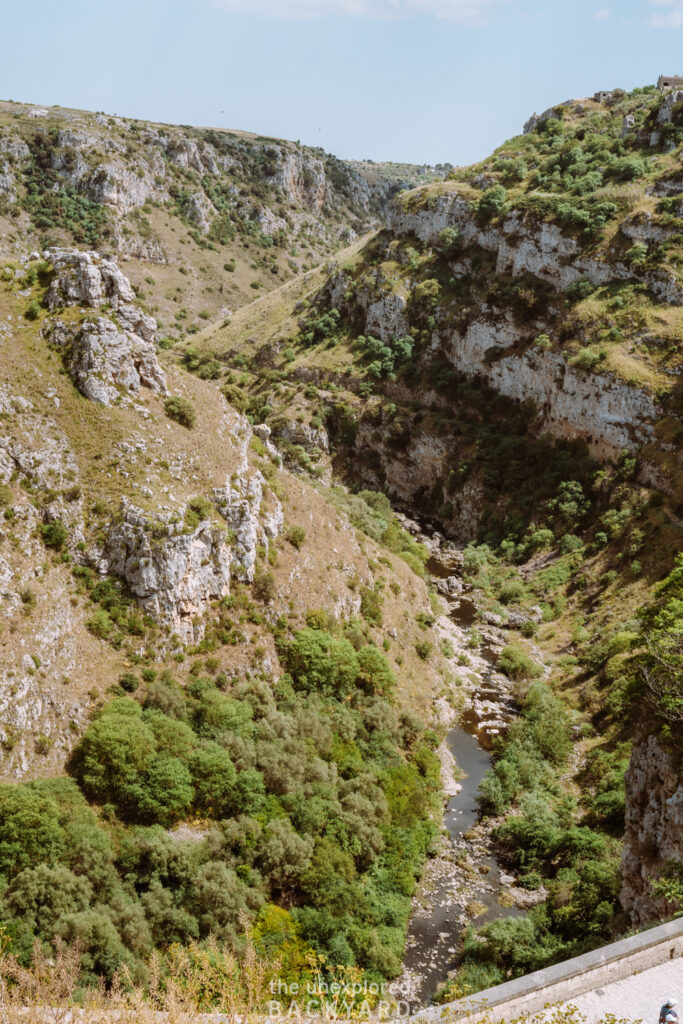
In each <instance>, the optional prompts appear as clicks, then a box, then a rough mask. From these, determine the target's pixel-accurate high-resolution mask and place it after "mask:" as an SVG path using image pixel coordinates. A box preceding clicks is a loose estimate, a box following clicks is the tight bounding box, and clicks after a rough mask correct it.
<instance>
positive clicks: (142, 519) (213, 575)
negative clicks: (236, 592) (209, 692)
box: [101, 503, 230, 643]
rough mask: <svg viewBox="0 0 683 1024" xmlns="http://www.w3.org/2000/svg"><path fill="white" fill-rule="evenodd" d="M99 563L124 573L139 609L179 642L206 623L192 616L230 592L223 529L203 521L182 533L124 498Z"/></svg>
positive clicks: (197, 635) (191, 639)
mask: <svg viewBox="0 0 683 1024" xmlns="http://www.w3.org/2000/svg"><path fill="white" fill-rule="evenodd" d="M101 567H102V568H104V569H105V571H108V572H111V573H114V574H115V575H117V576H120V577H122V578H123V579H124V580H125V581H126V583H127V584H128V586H129V587H130V590H131V591H132V593H133V594H134V595H135V597H136V598H137V600H138V602H139V604H140V606H141V607H142V608H143V610H144V611H145V612H147V614H149V615H151V616H152V618H154V619H156V621H157V622H159V623H161V624H162V625H165V626H167V627H168V628H169V630H170V632H172V633H175V634H176V635H177V636H178V638H179V640H180V641H181V642H183V643H196V642H198V641H199V640H200V639H201V637H202V636H203V633H204V626H203V625H202V624H199V623H195V622H194V621H193V620H194V619H196V618H199V617H200V616H201V615H203V613H204V612H205V611H206V609H207V607H208V605H209V603H210V602H211V601H216V600H220V598H222V597H225V596H226V595H227V594H228V593H229V592H230V548H229V546H228V543H227V538H226V535H225V532H224V531H222V530H220V529H218V528H217V527H216V526H212V524H211V523H210V522H208V521H205V522H202V523H200V524H199V526H198V527H197V528H196V529H195V530H192V531H189V532H186V531H185V530H184V529H183V527H182V525H181V524H175V525H174V524H172V523H169V522H167V521H164V519H163V517H161V516H156V517H154V518H152V517H151V516H146V515H145V514H144V513H143V512H142V511H141V510H140V509H138V508H135V506H133V505H130V504H128V503H126V504H125V505H124V507H123V510H122V519H121V521H120V522H117V523H113V524H112V526H111V528H110V530H109V533H108V535H107V539H106V543H105V550H104V558H103V563H102V566H101Z"/></svg>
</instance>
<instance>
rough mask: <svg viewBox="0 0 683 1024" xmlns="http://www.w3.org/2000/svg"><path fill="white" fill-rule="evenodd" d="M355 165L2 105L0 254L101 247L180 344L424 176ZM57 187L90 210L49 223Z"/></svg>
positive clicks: (265, 141)
mask: <svg viewBox="0 0 683 1024" xmlns="http://www.w3.org/2000/svg"><path fill="white" fill-rule="evenodd" d="M59 133H62V134H61V135H60V134H59ZM36 139H38V140H42V143H43V150H42V152H41V151H40V150H39V149H38V148H36ZM26 147H28V149H27V148H26ZM39 158H40V159H42V161H43V165H42V169H41V173H40V175H39V176H38V177H36V176H35V171H36V167H37V166H39V164H40V160H39ZM369 167H370V165H368V168H369ZM365 170H367V168H366V169H365ZM365 170H364V167H363V166H362V165H359V166H358V167H352V166H351V165H350V164H347V163H344V162H343V161H339V160H337V159H336V158H334V157H330V156H329V155H328V154H325V153H323V151H322V150H318V149H311V148H310V147H305V146H303V147H302V146H300V145H299V144H298V143H297V144H294V143H292V142H287V141H285V140H280V139H269V138H263V137H261V136H258V135H255V134H253V133H250V132H244V131H227V130H224V129H213V128H191V127H189V126H174V125H165V124H159V123H155V122H151V121H136V120H132V119H126V118H119V117H109V116H107V115H104V114H101V113H98V114H93V113H92V112H90V111H82V110H74V109H67V108H63V107H38V108H36V107H32V106H31V105H30V104H21V103H15V102H0V254H3V255H5V256H11V257H16V256H18V255H20V254H21V253H22V252H27V251H30V250H31V249H35V248H38V249H40V248H41V247H43V245H44V243H45V242H46V241H48V242H49V241H51V242H57V243H60V244H64V243H65V244H72V243H73V241H74V240H75V241H76V243H77V244H78V245H80V246H81V247H85V248H87V247H88V246H90V247H97V248H99V249H111V250H113V251H115V252H117V253H118V255H119V257H120V261H121V265H122V267H123V269H124V270H125V272H126V274H127V275H128V276H129V277H130V279H131V281H132V282H133V283H134V285H135V286H136V288H137V289H139V292H140V297H141V299H142V300H143V301H145V302H146V306H147V309H148V311H149V312H151V313H153V314H154V315H155V316H156V317H157V319H158V320H159V321H160V324H161V327H162V332H163V331H166V332H168V333H171V334H173V335H174V336H176V335H179V334H180V335H182V334H184V333H185V332H187V331H191V330H196V329H199V328H200V327H201V326H202V325H203V318H205V317H210V318H216V317H217V316H220V315H221V313H222V312H223V311H225V310H228V309H229V310H234V309H237V308H239V307H240V306H242V305H244V304H245V303H248V302H251V301H252V300H253V299H254V297H255V296H256V295H258V293H259V292H264V291H269V290H271V289H272V288H273V287H275V286H278V285H279V284H280V283H281V282H282V281H283V280H288V279H290V278H292V277H293V276H296V275H298V274H300V273H303V272H305V271H306V270H308V269H309V268H311V267H313V266H315V265H317V264H318V263H319V262H320V260H321V259H324V258H326V257H327V256H329V255H330V254H331V253H332V252H334V251H335V250H336V249H338V248H339V247H340V245H342V244H344V243H345V241H348V240H349V239H350V238H354V237H355V236H356V235H357V234H358V233H362V232H363V231H366V230H367V229H368V227H369V226H371V225H372V224H375V223H377V222H378V217H379V216H380V215H381V213H382V210H383V207H384V204H385V202H386V198H387V196H388V195H389V194H390V193H391V192H392V190H395V189H396V188H397V187H399V185H401V186H402V187H403V186H409V187H410V186H412V185H414V184H417V183H418V182H419V181H420V180H424V179H421V176H420V175H419V174H418V168H417V167H414V166H412V165H403V164H401V165H393V164H391V165H389V164H388V165H383V164H377V165H372V169H371V170H372V173H371V174H370V173H366V172H365ZM31 179H33V180H32V184H31V188H33V189H34V190H35V192H36V194H37V195H38V196H39V197H40V202H39V203H38V206H37V207H36V206H35V205H34V207H33V208H31V204H30V203H27V202H26V193H27V187H28V186H29V184H30V183H31ZM55 186H56V187H57V190H58V192H59V193H60V196H58V197H57V199H61V197H62V195H64V196H66V197H67V201H68V202H71V201H72V200H73V199H74V198H76V199H81V200H85V201H86V202H87V203H88V204H90V205H89V206H87V208H86V210H85V220H84V221H82V222H80V223H79V215H78V213H76V214H75V213H74V209H73V204H72V205H71V207H70V208H69V210H67V212H66V213H63V215H58V216H54V210H55V207H54V203H55V202H56V199H55V196H54V195H50V193H51V192H52V191H53V190H54V188H55ZM192 195H194V196H198V197H199V207H200V209H199V211H197V209H195V208H193V207H192V205H191V204H190V205H188V197H191V196H192ZM45 196H47V201H46V202H45V203H43V199H44V197H45ZM216 203H218V206H215V204H216ZM41 204H42V205H41ZM221 204H223V205H221ZM102 211H104V213H105V219H104V221H103V222H102V231H101V232H100V234H99V237H98V238H97V239H95V240H93V238H92V237H90V235H89V234H88V231H89V230H90V231H92V229H93V228H92V226H93V223H94V220H95V218H96V216H99V215H100V214H101V213H102ZM46 217H47V220H46V219H45V218H46ZM221 218H223V220H222V221H221ZM231 236H232V237H231ZM274 243H275V244H274ZM226 267H228V268H229V269H227V270H226V269H225V268H226Z"/></svg>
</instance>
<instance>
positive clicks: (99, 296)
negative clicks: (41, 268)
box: [45, 249, 135, 310]
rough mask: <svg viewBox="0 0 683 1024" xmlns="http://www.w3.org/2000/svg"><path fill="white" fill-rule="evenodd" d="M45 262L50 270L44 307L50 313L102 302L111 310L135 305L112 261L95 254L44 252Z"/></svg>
mask: <svg viewBox="0 0 683 1024" xmlns="http://www.w3.org/2000/svg"><path fill="white" fill-rule="evenodd" d="M45 258H46V259H47V260H49V261H50V263H51V264H52V266H53V268H54V277H53V279H52V281H51V283H50V287H49V289H48V293H47V295H46V297H45V304H46V305H47V308H48V309H51V310H54V309H57V308H59V307H60V306H92V307H97V308H99V307H100V306H102V305H103V304H104V303H105V302H106V303H109V305H111V307H112V309H118V308H119V307H120V306H121V305H126V304H128V303H131V302H134V301H135V292H134V291H133V289H132V288H131V286H130V282H129V281H128V278H127V277H125V276H124V275H123V274H122V273H121V271H120V270H119V268H118V266H117V265H116V263H115V262H114V261H113V260H109V259H106V258H105V257H104V256H100V254H99V253H97V252H80V251H79V250H78V249H48V251H47V252H46V253H45Z"/></svg>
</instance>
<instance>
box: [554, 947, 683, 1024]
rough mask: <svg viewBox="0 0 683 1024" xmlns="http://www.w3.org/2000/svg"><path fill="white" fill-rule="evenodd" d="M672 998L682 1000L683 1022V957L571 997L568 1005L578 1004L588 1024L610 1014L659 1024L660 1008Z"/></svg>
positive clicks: (682, 1017) (680, 1014) (681, 1016)
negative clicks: (573, 997)
mask: <svg viewBox="0 0 683 1024" xmlns="http://www.w3.org/2000/svg"><path fill="white" fill-rule="evenodd" d="M668 998H672V999H677V1000H678V1006H677V1007H676V1009H677V1011H678V1019H679V1021H681V1022H683V957H678V959H676V960H667V961H666V962H665V963H663V964H658V965H657V967H650V968H648V970H646V971H641V972H640V974H634V975H632V976H631V977H630V978H624V979H623V981H614V982H612V984H611V985H605V987H604V988H598V989H596V990H595V991H594V992H586V993H585V994H584V995H582V996H577V997H576V998H575V999H570V1000H569V1001H568V1004H567V1005H569V1006H576V1007H577V1008H578V1010H579V1011H580V1013H581V1014H583V1015H584V1016H585V1017H586V1021H587V1024H596V1022H597V1021H599V1020H602V1019H603V1018H604V1017H605V1016H606V1015H607V1014H613V1015H614V1017H616V1018H617V1020H621V1019H622V1018H626V1019H627V1020H630V1021H636V1020H642V1021H643V1024H657V1021H658V1020H659V1010H660V1007H661V1005H662V1003H663V1002H664V1000H665V999H668Z"/></svg>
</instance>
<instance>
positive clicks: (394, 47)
mask: <svg viewBox="0 0 683 1024" xmlns="http://www.w3.org/2000/svg"><path fill="white" fill-rule="evenodd" d="M0 18H1V21H0V24H1V25H2V36H3V47H2V50H3V56H2V62H1V63H0V96H2V98H5V99H16V100H26V101H31V102H35V103H44V104H54V103H59V104H61V105H62V106H72V107H85V108H88V109H92V110H105V111H107V112H108V113H117V114H123V115H126V116H131V117H141V118H149V119H151V120H159V121H166V122H171V123H185V124H202V125H217V126H220V127H225V128H245V129H248V130H250V131H256V132H258V133H260V134H263V135H277V136H280V137H284V138H291V139H301V141H302V142H306V143H310V144H312V145H321V146H323V147H324V148H325V149H327V150H329V151H331V152H333V153H337V154H338V155H339V156H342V157H359V158H362V157H372V158H373V159H376V160H388V159H395V160H409V161H415V162H422V161H426V162H430V163H436V162H442V161H446V160H448V161H450V162H451V163H453V164H464V163H470V162H472V161H474V160H477V159H479V158H481V157H483V156H485V155H486V154H487V153H488V152H490V150H491V149H493V148H494V146H496V145H497V144H498V143H500V142H502V141H503V140H504V139H505V138H508V137H509V136H511V135H515V134H517V133H518V132H519V131H520V130H521V126H522V124H523V122H524V120H525V119H526V118H527V117H528V115H529V114H531V113H532V111H534V110H537V111H541V110H543V109H544V108H545V107H548V106H550V105H551V104H553V103H557V102H559V101H561V100H564V99H567V98H569V97H572V96H586V95H589V94H591V93H593V92H594V91H595V90H596V89H605V88H612V87H615V86H621V87H623V88H627V89H628V88H632V87H633V86H635V85H644V84H647V83H649V82H654V81H655V80H656V78H657V75H658V74H659V73H660V72H663V73H666V74H676V73H679V74H683V0H613V2H612V3H611V4H610V2H609V0H117V2H116V3H111V2H105V0H66V2H62V3H57V2H55V0H33V3H31V4H19V3H17V2H16V0H0Z"/></svg>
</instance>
